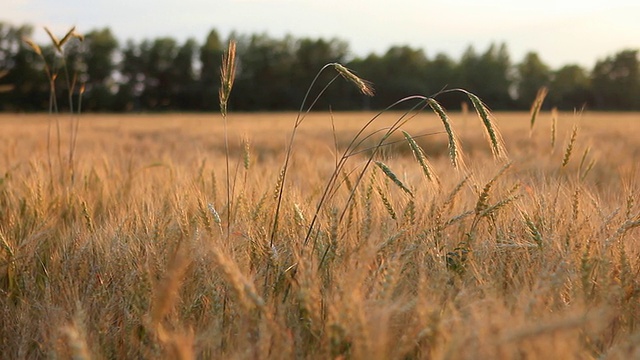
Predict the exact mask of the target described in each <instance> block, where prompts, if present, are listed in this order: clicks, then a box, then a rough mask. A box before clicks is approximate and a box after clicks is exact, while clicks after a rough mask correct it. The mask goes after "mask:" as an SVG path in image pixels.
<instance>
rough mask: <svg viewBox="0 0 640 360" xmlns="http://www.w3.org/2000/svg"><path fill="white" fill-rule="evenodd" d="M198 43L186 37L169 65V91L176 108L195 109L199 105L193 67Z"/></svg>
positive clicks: (195, 75)
mask: <svg viewBox="0 0 640 360" xmlns="http://www.w3.org/2000/svg"><path fill="white" fill-rule="evenodd" d="M197 55H198V43H197V42H196V41H195V40H194V39H188V40H187V41H185V43H184V44H182V46H180V48H179V49H178V52H177V54H176V56H175V58H174V60H173V64H172V66H171V76H170V79H169V81H170V83H171V93H172V97H173V99H174V101H173V102H174V107H175V108H176V109H178V110H196V109H198V108H199V107H200V101H199V95H200V94H199V90H200V89H199V84H198V78H197V74H196V69H195V63H196V59H197Z"/></svg>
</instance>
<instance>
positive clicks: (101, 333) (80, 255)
mask: <svg viewBox="0 0 640 360" xmlns="http://www.w3.org/2000/svg"><path fill="white" fill-rule="evenodd" d="M493 115H494V117H495V123H496V125H497V129H495V130H496V132H497V135H501V137H502V139H503V140H504V147H505V148H506V153H503V154H502V156H499V157H497V158H496V157H495V156H493V155H492V143H491V142H490V141H487V136H486V133H487V131H486V127H485V126H483V122H482V119H480V118H479V117H478V115H476V113H475V112H473V111H469V112H453V111H452V112H450V113H449V118H450V120H451V124H452V126H453V131H455V133H456V134H457V137H458V139H459V144H458V145H459V146H458V148H456V151H457V152H458V155H459V157H458V158H457V161H458V162H459V163H458V166H457V167H454V166H453V164H452V158H451V147H450V142H449V141H448V137H449V135H450V133H449V132H447V131H446V130H445V129H444V128H443V123H442V121H441V119H440V118H439V117H438V116H437V114H434V113H433V112H432V111H431V110H430V109H428V108H427V109H425V110H424V111H422V112H419V113H408V114H405V113H402V112H385V113H384V114H383V115H382V116H380V117H379V118H376V117H375V116H376V114H375V113H365V112H353V113H350V112H340V113H333V114H332V113H330V112H328V111H327V112H318V113H310V114H308V115H307V117H306V118H304V120H303V121H302V122H301V123H300V126H299V127H298V128H297V130H296V134H295V138H294V141H293V146H292V147H291V150H290V161H289V163H288V164H287V168H286V173H284V172H282V169H283V165H284V162H285V158H286V157H287V146H288V144H289V141H290V139H291V134H292V131H293V128H294V122H295V121H296V116H297V114H295V113H234V112H233V111H231V112H230V113H229V115H228V119H227V131H226V135H227V138H228V155H227V151H226V150H225V126H224V121H223V119H222V117H221V116H220V114H141V115H80V116H77V117H70V116H69V115H57V116H52V115H24V114H0V351H1V353H2V354H1V355H0V358H7V359H13V358H15V359H18V358H62V359H64V358H70V357H73V358H76V359H89V358H97V359H102V358H104V359H125V358H129V359H140V358H147V359H154V358H167V359H191V358H200V359H208V358H219V359H296V358H308V359H525V358H526V359H540V358H546V359H600V358H607V359H631V358H639V357H640V328H639V327H638V326H639V325H640V204H638V203H639V202H640V201H639V200H640V198H639V194H640V135H639V134H640V114H637V113H597V112H589V111H586V112H584V113H564V112H560V113H556V112H553V113H552V112H547V111H543V112H541V113H539V114H538V116H537V119H536V121H535V124H534V125H533V127H531V115H530V114H529V113H506V112H505V113H501V112H498V113H495V114H493ZM372 119H375V120H374V122H373V123H372V124H371V125H370V126H369V127H367V128H366V130H365V132H364V133H363V134H362V135H360V136H358V132H359V131H360V130H361V129H363V128H364V126H365V124H366V123H367V122H368V121H370V120H372ZM399 119H406V120H408V121H407V122H406V123H404V124H403V125H402V127H401V130H404V131H405V132H406V133H407V135H406V136H405V135H403V134H402V133H401V132H400V131H396V132H394V133H393V135H391V136H389V137H387V138H385V137H384V136H385V131H386V130H387V129H388V128H389V127H391V126H393V124H394V122H396V121H398V120H399ZM75 125H78V130H77V133H75V131H74V130H73V127H74V126H75ZM498 129H499V130H498ZM74 134H76V137H75V140H74ZM409 135H410V136H409ZM356 136H358V139H362V141H358V142H356V143H352V140H353V139H354V138H356ZM379 144H382V145H381V146H378V145H379ZM427 161H428V163H427ZM227 162H228V169H229V171H228V172H227ZM336 169H337V170H336Z"/></svg>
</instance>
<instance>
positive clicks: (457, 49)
mask: <svg viewBox="0 0 640 360" xmlns="http://www.w3.org/2000/svg"><path fill="white" fill-rule="evenodd" d="M3 2H4V4H3V5H2V6H1V8H2V12H0V21H5V22H9V23H12V24H14V25H22V24H26V23H28V24H32V25H34V26H36V33H35V37H36V40H38V41H44V40H46V35H45V33H44V31H43V30H42V26H48V27H50V28H51V29H53V30H54V31H55V32H57V33H58V34H61V35H62V34H64V33H65V32H66V30H68V28H69V27H70V26H72V25H76V26H77V29H78V31H79V32H88V31H90V30H92V29H95V28H99V27H100V28H101V27H105V26H109V27H110V28H111V30H112V31H113V33H114V34H115V35H116V37H117V38H118V40H120V41H121V42H124V41H125V40H127V39H130V38H131V39H135V40H140V39H145V38H146V39H152V38H155V37H160V36H171V37H173V38H175V39H177V40H179V41H183V40H185V39H187V38H189V37H193V38H195V39H196V40H197V41H198V42H199V43H202V42H203V41H204V38H205V37H206V35H207V33H208V32H209V30H211V29H212V28H215V29H217V30H218V32H219V33H220V35H221V36H222V37H223V38H226V37H227V35H228V34H229V33H230V32H231V31H233V30H235V31H237V32H238V33H241V34H254V33H263V32H264V33H267V34H269V35H270V36H273V37H277V38H280V37H282V36H284V35H286V34H291V35H293V36H294V37H296V38H300V37H313V38H317V37H324V38H332V37H337V38H340V39H342V40H345V41H347V42H348V43H349V48H350V50H351V52H352V53H353V54H352V55H354V56H366V55H368V54H369V53H371V52H375V53H377V54H383V53H384V52H385V51H386V50H387V49H388V48H389V47H390V46H392V45H409V46H412V47H417V48H422V49H424V50H425V53H426V54H427V56H428V57H433V56H434V55H435V54H436V53H439V52H443V53H446V54H448V55H450V56H451V57H453V58H454V59H456V60H458V59H459V57H460V55H461V54H462V52H463V51H464V50H465V49H466V48H467V47H468V46H469V45H473V46H474V47H475V49H476V51H478V52H483V51H484V50H486V48H487V46H488V45H489V44H490V43H491V42H496V43H501V42H505V43H506V44H507V46H508V49H509V54H510V55H511V60H512V62H514V63H516V62H519V61H520V60H522V58H523V56H524V54H525V53H526V52H528V51H532V50H533V51H536V52H537V53H538V54H539V55H540V57H541V58H542V60H543V61H544V62H546V63H547V64H549V65H550V66H551V67H553V68H557V67H559V66H561V65H566V64H569V63H577V64H579V65H582V66H584V67H586V68H588V69H591V68H592V67H593V65H594V64H595V62H596V61H597V60H598V59H603V58H605V57H606V56H610V55H613V54H615V53H616V52H617V51H620V50H623V49H629V48H631V49H639V48H640V1H637V0H599V1H594V0H582V1H577V0H570V1H562V0H527V1H520V0H484V1H483V0H475V1H474V0H448V1H432V0H426V1H419V0H392V1H385V0H352V1H349V0H173V1H165V0H111V1H103V0H64V1H57V0H3Z"/></svg>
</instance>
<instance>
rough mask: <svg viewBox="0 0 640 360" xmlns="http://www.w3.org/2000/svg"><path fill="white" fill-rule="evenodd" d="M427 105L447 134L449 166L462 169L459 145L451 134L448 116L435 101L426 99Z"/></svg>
mask: <svg viewBox="0 0 640 360" xmlns="http://www.w3.org/2000/svg"><path fill="white" fill-rule="evenodd" d="M427 104H428V105H429V107H431V110H433V112H434V113H436V115H438V117H439V118H440V120H441V121H442V124H443V125H444V129H445V131H446V132H447V136H448V137H449V159H450V160H451V164H452V165H453V167H454V168H464V164H463V163H462V160H461V158H460V145H459V143H458V138H457V136H456V134H455V133H454V132H453V127H451V121H450V120H449V116H448V115H447V113H446V112H445V111H444V108H443V107H442V105H440V103H439V102H437V101H436V100H435V99H432V98H428V99H427Z"/></svg>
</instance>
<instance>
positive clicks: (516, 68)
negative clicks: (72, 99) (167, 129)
mask: <svg viewBox="0 0 640 360" xmlns="http://www.w3.org/2000/svg"><path fill="white" fill-rule="evenodd" d="M33 31H34V30H33V28H32V27H31V26H28V25H22V26H13V25H10V24H7V23H1V22H0V110H1V111H45V110H47V109H48V104H49V97H50V94H51V90H50V83H49V80H48V79H47V76H46V74H45V68H46V67H47V66H48V67H49V69H50V70H51V72H52V73H55V74H58V75H60V76H58V77H57V78H56V81H55V86H56V91H55V94H56V96H59V97H60V98H61V99H63V98H64V97H65V96H68V91H69V86H68V85H69V83H70V81H71V80H67V81H65V80H64V76H62V75H63V74H64V66H66V67H67V69H68V71H69V72H70V73H72V74H73V75H70V78H71V77H72V78H73V80H74V81H75V82H76V83H78V84H80V83H81V84H83V85H84V86H83V88H84V93H83V95H82V96H83V111H109V112H111V111H213V110H217V108H218V101H217V93H218V87H219V75H220V64H221V56H222V53H223V50H224V47H225V46H226V45H225V44H226V41H223V39H222V38H221V37H220V35H219V34H218V32H217V31H216V30H215V29H212V30H211V31H210V32H209V33H208V34H207V35H206V37H205V38H204V39H203V41H202V43H199V42H198V40H196V39H188V40H186V41H184V42H178V41H176V40H175V39H172V38H170V37H159V38H155V39H145V40H141V41H133V40H127V41H125V42H121V41H119V40H118V39H116V38H115V37H114V35H113V33H112V32H111V30H110V29H109V28H103V29H95V30H91V31H89V32H88V33H86V35H85V37H84V40H83V41H81V39H76V38H73V39H70V40H69V41H68V42H66V44H65V45H64V48H63V49H62V52H60V51H56V49H55V47H54V46H53V45H51V44H49V45H46V44H41V45H40V47H41V49H42V56H39V55H38V54H36V52H34V50H33V49H32V48H31V47H30V46H29V45H28V44H27V43H25V41H24V39H26V38H30V37H32V35H33ZM230 37H231V38H233V39H234V40H236V41H237V43H238V47H237V48H238V54H237V58H238V63H239V66H238V74H237V79H236V85H235V88H234V92H233V96H232V97H231V99H230V103H229V106H230V108H231V109H233V110H237V111H264V110H294V109H297V108H298V107H299V106H300V104H301V102H302V99H303V98H304V95H305V93H306V91H307V89H308V87H309V84H310V83H311V81H312V79H313V78H314V77H315V75H316V74H317V72H318V71H319V70H320V69H321V68H322V66H324V65H325V64H327V63H331V62H340V63H342V64H344V65H345V66H347V67H349V68H351V69H353V70H354V71H355V72H356V73H358V75H359V76H361V77H363V78H365V79H367V80H369V81H371V82H372V83H373V84H374V86H375V88H376V93H377V94H376V96H375V97H374V98H371V99H368V98H367V99H365V98H363V97H362V95H360V94H358V93H357V91H355V90H354V89H351V87H349V86H347V84H344V83H342V82H336V83H335V84H333V85H332V86H331V87H330V88H329V89H328V90H327V92H326V93H325V94H324V95H323V96H322V98H321V100H320V102H319V103H318V104H317V108H318V109H319V110H324V109H327V108H328V107H329V106H331V107H332V108H333V109H339V110H361V109H381V108H384V107H386V106H388V105H390V104H392V103H393V102H395V101H397V100H399V99H401V98H403V97H405V96H410V95H416V94H420V95H427V96H429V95H433V94H435V93H437V92H439V91H440V90H442V89H445V88H458V87H459V88H464V89H467V90H469V91H472V92H474V93H476V94H478V96H480V97H481V98H482V99H483V100H484V101H485V102H486V103H487V104H490V105H491V107H492V108H493V109H496V110H499V109H510V110H511V109H513V110H517V109H528V108H529V106H530V104H531V102H532V101H533V99H534V98H535V96H536V93H537V91H538V89H539V88H540V87H543V86H544V87H547V88H548V89H549V96H548V97H547V101H546V102H545V106H547V107H552V106H555V107H558V108H559V109H561V110H572V109H576V108H582V107H588V108H592V109H606V110H610V109H615V110H640V102H639V101H637V99H638V98H640V63H639V59H638V50H629V49H625V50H621V51H620V52H618V53H617V54H614V55H612V56H609V57H607V58H606V59H601V60H599V61H598V62H597V64H596V65H595V66H594V68H593V69H591V70H588V69H584V68H582V67H580V66H578V65H575V64H567V65H565V66H562V67H561V68H559V69H551V68H550V67H549V66H548V65H547V64H545V62H544V61H543V60H542V58H541V57H540V56H539V55H538V54H537V53H536V52H533V51H532V52H529V53H528V54H526V55H525V57H524V58H523V59H521V60H520V61H519V62H514V61H513V59H512V58H511V56H510V55H509V52H508V48H507V45H506V44H504V43H501V44H499V43H494V44H491V45H490V46H489V47H488V48H487V49H485V50H484V51H477V50H476V49H475V48H473V47H472V46H469V48H468V49H467V50H466V51H465V52H464V54H463V55H462V56H461V58H460V59H458V60H456V59H453V58H451V57H449V56H448V55H446V54H442V53H439V54H435V56H433V57H430V56H428V53H426V52H425V50H424V49H418V48H412V47H410V46H392V47H390V48H389V49H388V50H387V51H386V52H385V53H384V54H373V53H372V54H369V55H367V56H365V57H352V56H351V53H350V50H349V45H348V44H347V43H346V42H345V41H343V40H341V39H336V38H333V39H322V38H318V39H314V38H295V37H293V36H285V37H283V38H275V37H271V36H269V35H268V34H264V33H262V34H252V35H242V34H240V35H239V34H231V35H230ZM334 75H335V74H329V73H327V74H323V77H321V83H323V82H324V83H326V82H328V81H330V80H331V78H332V77H333V76H334ZM79 89H80V86H75V87H72V90H73V91H75V92H78V91H79ZM312 91H316V92H317V91H320V88H318V89H312ZM460 101H462V100H461V99H458V98H455V97H446V96H445V97H443V98H442V103H443V104H444V105H445V106H447V107H453V108H455V107H458V106H460ZM60 102H61V103H64V101H60Z"/></svg>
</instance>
